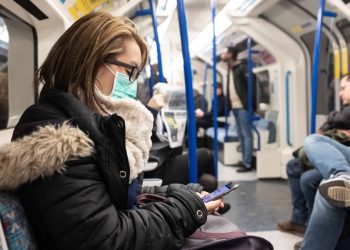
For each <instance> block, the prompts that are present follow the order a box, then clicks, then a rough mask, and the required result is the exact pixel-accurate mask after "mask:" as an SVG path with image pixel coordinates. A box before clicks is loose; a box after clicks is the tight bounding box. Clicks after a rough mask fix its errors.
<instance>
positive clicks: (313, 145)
mask: <svg viewBox="0 0 350 250" xmlns="http://www.w3.org/2000/svg"><path fill="white" fill-rule="evenodd" d="M304 150H305V153H306V155H307V157H308V159H309V161H310V163H311V164H312V165H313V166H314V167H315V168H316V169H317V170H318V171H319V172H320V173H321V175H322V177H323V179H328V178H329V177H330V176H331V175H333V174H337V173H339V172H348V173H350V168H349V166H350V147H347V146H344V145H343V144H341V143H339V142H337V141H335V140H333V139H331V138H329V137H326V136H323V135H318V134H312V135H309V136H308V137H306V139H305V144H304Z"/></svg>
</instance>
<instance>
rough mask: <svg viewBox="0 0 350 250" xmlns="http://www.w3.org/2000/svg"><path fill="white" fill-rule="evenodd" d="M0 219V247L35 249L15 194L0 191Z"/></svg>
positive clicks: (31, 235)
mask: <svg viewBox="0 0 350 250" xmlns="http://www.w3.org/2000/svg"><path fill="white" fill-rule="evenodd" d="M0 221H1V229H2V230H0V234H2V235H0V240H1V248H2V249H26V250H31V249H36V245H35V241H34V237H33V234H32V232H31V229H30V226H29V224H28V221H27V218H26V217H25V214H24V211H23V208H22V205H21V203H20V201H19V199H18V197H17V196H16V194H14V193H7V192H0ZM1 231H2V232H1Z"/></svg>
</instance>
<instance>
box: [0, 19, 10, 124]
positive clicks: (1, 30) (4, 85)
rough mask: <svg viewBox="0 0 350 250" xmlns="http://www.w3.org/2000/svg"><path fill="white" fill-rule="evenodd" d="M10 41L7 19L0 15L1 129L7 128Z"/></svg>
mask: <svg viewBox="0 0 350 250" xmlns="http://www.w3.org/2000/svg"><path fill="white" fill-rule="evenodd" d="M8 42H9V34H8V30H7V26H6V24H5V21H4V19H3V18H1V16H0V129H3V128H6V126H7V121H8V115H9V112H8V111H9V108H8V107H9V103H8V72H7V71H8Z"/></svg>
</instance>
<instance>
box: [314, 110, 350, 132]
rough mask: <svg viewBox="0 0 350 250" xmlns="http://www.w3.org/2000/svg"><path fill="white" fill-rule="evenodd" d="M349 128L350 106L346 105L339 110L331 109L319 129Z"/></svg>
mask: <svg viewBox="0 0 350 250" xmlns="http://www.w3.org/2000/svg"><path fill="white" fill-rule="evenodd" d="M334 128H336V129H350V107H349V106H347V107H345V108H344V109H343V110H341V111H332V112H331V113H329V115H328V117H327V122H325V123H324V124H323V125H322V126H321V128H320V130H321V131H326V130H330V129H334Z"/></svg>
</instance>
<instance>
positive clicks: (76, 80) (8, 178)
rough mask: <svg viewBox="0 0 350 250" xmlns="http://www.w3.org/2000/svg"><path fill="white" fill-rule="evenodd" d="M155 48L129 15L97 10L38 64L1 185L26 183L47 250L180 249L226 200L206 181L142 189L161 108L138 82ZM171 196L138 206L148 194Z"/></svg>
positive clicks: (2, 155)
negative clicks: (141, 97)
mask: <svg viewBox="0 0 350 250" xmlns="http://www.w3.org/2000/svg"><path fill="white" fill-rule="evenodd" d="M146 61H147V48H146V44H145V42H144V41H143V39H142V38H141V37H140V36H139V35H138V34H137V33H136V29H135V27H134V24H133V23H132V22H131V21H130V20H129V19H127V18H123V17H114V16H112V15H110V14H107V13H91V14H88V15H86V16H84V17H82V18H81V19H79V20H78V21H77V22H76V23H74V24H73V25H72V26H71V27H70V28H69V29H68V30H67V31H66V32H65V33H64V34H63V35H62V36H61V37H60V39H59V40H58V41H57V42H56V44H55V45H54V46H53V48H52V49H51V51H50V53H49V55H48V56H47V58H46V60H45V61H44V63H43V65H42V66H41V68H40V69H39V71H38V74H37V75H36V78H35V84H36V86H38V84H39V83H41V84H43V85H44V87H43V90H42V91H41V94H40V97H39V100H38V103H37V104H36V105H32V106H31V107H29V108H28V109H27V110H26V111H25V112H24V114H23V115H22V117H21V119H20V121H19V123H18V124H17V126H16V127H15V130H14V134H13V138H12V139H13V141H12V143H10V144H7V145H5V146H4V147H2V148H1V149H0V176H1V179H0V188H1V189H2V190H15V189H16V190H17V191H18V193H19V196H20V199H21V203H22V205H23V208H24V210H25V212H26V215H27V217H28V220H29V222H30V224H31V226H32V228H33V232H34V236H35V238H36V241H37V244H38V247H39V249H108V250H110V249H178V248H180V247H181V246H182V244H183V242H184V239H185V238H186V237H187V236H189V235H190V234H192V233H193V232H194V231H195V230H196V229H197V228H198V227H200V226H201V225H202V224H204V223H205V221H206V218H207V214H209V213H212V212H214V211H215V210H216V209H218V208H219V207H220V206H223V204H222V200H217V201H213V202H209V203H206V204H204V203H203V201H202V200H201V198H200V196H201V195H203V194H199V193H200V192H201V190H202V187H201V186H199V185H193V184H192V185H187V186H184V185H170V186H164V187H158V188H152V187H148V188H146V189H142V190H141V184H142V169H143V167H144V165H145V163H146V162H147V159H148V154H149V149H150V147H151V140H150V137H151V129H152V124H153V123H152V122H153V119H152V115H151V114H150V113H149V112H148V111H147V109H146V108H145V107H144V106H143V105H142V104H141V103H140V102H138V101H135V100H133V99H132V98H134V97H135V95H136V89H137V83H136V80H137V78H138V75H139V73H140V71H141V69H142V68H143V67H144V65H145V63H146ZM145 190H147V191H148V192H157V194H158V195H162V196H164V197H165V201H164V202H152V203H148V204H146V205H142V206H139V207H136V206H135V201H136V196H137V194H138V193H140V192H145Z"/></svg>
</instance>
